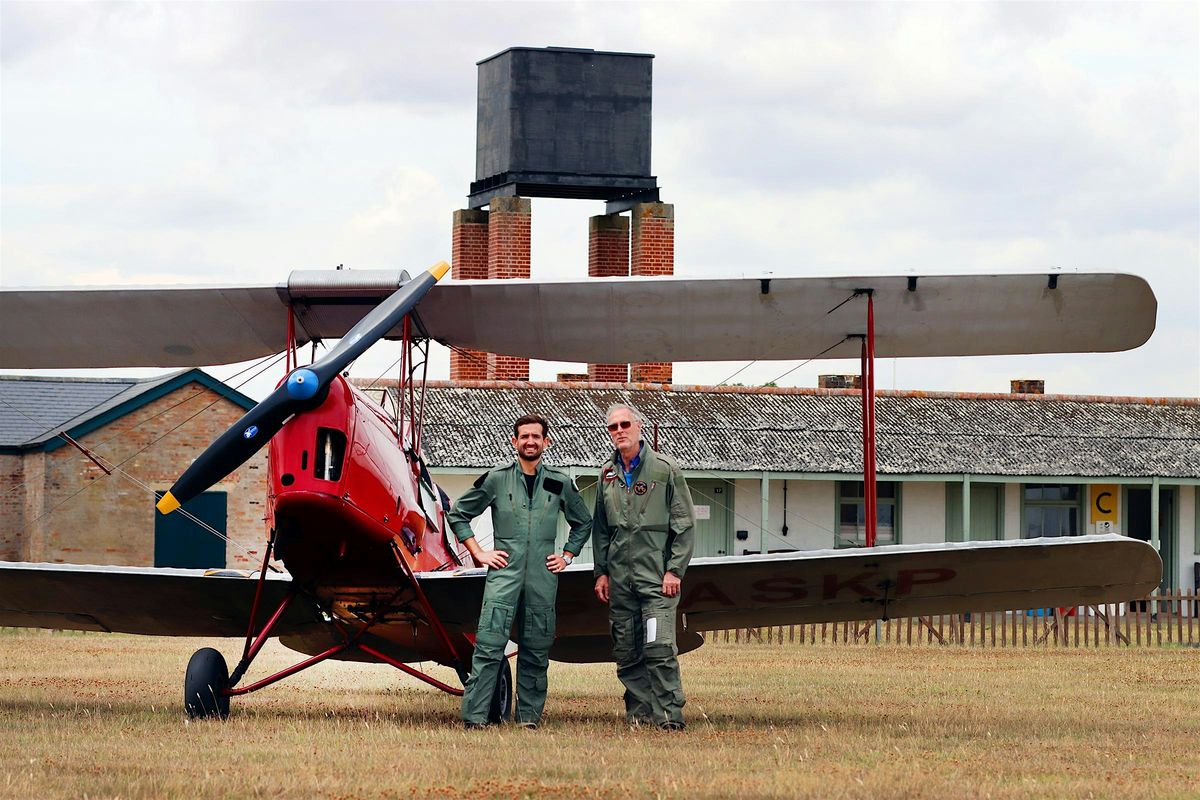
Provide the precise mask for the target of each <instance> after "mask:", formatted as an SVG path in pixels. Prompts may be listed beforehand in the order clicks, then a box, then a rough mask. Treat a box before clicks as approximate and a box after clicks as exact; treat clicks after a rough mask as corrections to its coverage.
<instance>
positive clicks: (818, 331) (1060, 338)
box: [420, 274, 1158, 362]
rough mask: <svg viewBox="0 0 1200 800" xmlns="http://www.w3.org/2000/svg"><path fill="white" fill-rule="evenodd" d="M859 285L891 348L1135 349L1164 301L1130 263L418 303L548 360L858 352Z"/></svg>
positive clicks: (478, 288)
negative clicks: (1049, 271)
mask: <svg viewBox="0 0 1200 800" xmlns="http://www.w3.org/2000/svg"><path fill="white" fill-rule="evenodd" d="M910 280H911V281H912V283H911V285H912V287H913V288H912V289H910V288H909V287H910ZM858 289H871V290H873V292H874V302H875V355H876V356H878V357H880V358H890V357H893V356H949V355H1005V354H1020V353H1072V352H1109V351H1116V350H1127V349H1131V348H1134V347H1137V346H1138V345H1140V344H1142V343H1143V342H1145V341H1146V340H1147V339H1149V338H1150V334H1151V333H1153V332H1154V324H1155V315H1156V313H1157V307H1158V306H1157V303H1156V301H1155V299H1154V293H1153V292H1152V291H1151V290H1150V287H1149V286H1148V285H1147V284H1146V282H1145V281H1143V280H1142V279H1141V278H1137V277H1134V276H1131V275H1098V274H1091V275H1089V274H1067V275H1059V276H1056V281H1055V288H1053V289H1051V288H1049V279H1048V278H1047V276H1045V275H949V276H930V277H922V278H913V279H909V278H907V277H904V276H890V277H878V276H876V277H850V278H730V279H701V280H687V279H681V278H608V279H597V278H593V279H590V280H586V281H574V282H569V283H536V282H532V281H480V282H464V283H459V284H453V283H451V284H447V285H445V286H439V287H437V289H436V290H434V291H432V292H430V293H429V296H428V297H426V298H425V300H424V301H423V302H422V304H421V306H420V314H421V319H422V321H423V322H424V323H425V326H426V328H427V329H428V330H429V332H430V334H431V335H432V336H433V337H434V338H435V339H438V340H439V341H442V342H444V343H446V344H452V345H457V346H460V347H469V348H475V349H480V350H486V351H488V352H493V353H503V354H506V355H519V356H528V357H530V358H541V359H546V360H550V361H593V362H603V361H629V362H637V361H741V360H749V359H763V360H770V359H780V360H782V359H796V358H813V357H816V356H818V355H820V357H822V358H857V357H858V356H859V352H860V347H861V345H860V342H859V341H858V340H854V339H851V340H849V341H844V342H843V341H842V340H843V339H844V338H845V337H846V336H847V335H853V334H863V333H865V332H866V303H865V301H864V300H861V299H859V300H856V301H853V302H845V301H846V299H847V298H849V297H850V296H851V295H852V294H853V293H854V292H855V291H856V290H858ZM497 309H510V310H511V311H509V312H508V313H497ZM834 309H836V310H834ZM514 314H516V315H518V316H519V317H520V319H521V324H519V325H514V324H512V322H513V315H514ZM1114 319H1119V320H1121V324H1120V325H1113V324H1111V320H1114ZM968 334H969V335H968ZM839 342H841V344H840V345H839V344H838V343H839ZM831 346H832V347H831Z"/></svg>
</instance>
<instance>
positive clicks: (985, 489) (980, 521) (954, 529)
mask: <svg viewBox="0 0 1200 800" xmlns="http://www.w3.org/2000/svg"><path fill="white" fill-rule="evenodd" d="M1003 498H1004V484H1001V483H972V484H971V541H972V542H986V541H993V540H996V539H1000V538H1003V537H1002V531H1003V530H1004V526H1003V517H1002V514H1003V509H1004V503H1003ZM946 541H948V542H961V541H963V531H962V484H961V483H947V484H946Z"/></svg>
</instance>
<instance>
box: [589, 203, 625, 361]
mask: <svg viewBox="0 0 1200 800" xmlns="http://www.w3.org/2000/svg"><path fill="white" fill-rule="evenodd" d="M628 274H629V218H628V217H623V216H621V215H620V214H601V215H599V216H596V217H592V218H591V219H589V220H588V277H590V278H621V277H625V276H627V275H628ZM587 378H588V380H590V381H608V382H612V383H624V382H625V381H627V380H629V365H628V364H588V371H587Z"/></svg>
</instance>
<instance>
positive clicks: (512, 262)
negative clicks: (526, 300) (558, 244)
mask: <svg viewBox="0 0 1200 800" xmlns="http://www.w3.org/2000/svg"><path fill="white" fill-rule="evenodd" d="M531 216H532V204H531V203H530V202H529V199H528V198H525V197H493V198H492V199H491V202H489V203H488V248H487V277H488V278H490V279H492V280H504V279H506V278H528V277H529V223H530V219H531ZM488 378H489V379H491V380H499V381H527V380H529V359H528V358H518V357H516V356H504V355H496V356H494V367H493V368H492V369H491V370H489V374H488Z"/></svg>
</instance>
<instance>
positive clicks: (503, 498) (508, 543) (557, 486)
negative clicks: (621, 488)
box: [449, 414, 592, 730]
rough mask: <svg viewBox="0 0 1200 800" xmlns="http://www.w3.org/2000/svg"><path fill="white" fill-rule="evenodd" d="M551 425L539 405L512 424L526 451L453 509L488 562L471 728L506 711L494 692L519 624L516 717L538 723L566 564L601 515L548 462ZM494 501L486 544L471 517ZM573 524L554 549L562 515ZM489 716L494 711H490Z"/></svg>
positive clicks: (517, 445) (467, 709)
mask: <svg viewBox="0 0 1200 800" xmlns="http://www.w3.org/2000/svg"><path fill="white" fill-rule="evenodd" d="M549 433H550V426H549V425H548V424H547V423H546V420H544V419H543V418H541V417H539V416H537V415H536V414H526V415H525V416H523V417H521V418H520V419H518V420H517V421H516V422H515V423H514V424H513V438H512V445H513V449H515V450H516V451H517V459H516V461H514V462H513V463H512V464H509V465H507V466H502V467H497V468H495V469H493V470H491V471H489V472H485V473H484V474H482V475H480V476H479V478H478V479H477V480H476V481H475V485H474V486H473V487H472V488H471V489H469V490H467V492H466V493H465V494H463V496H462V497H460V498H459V499H458V502H457V503H455V504H454V509H453V510H452V511H451V512H450V517H449V520H450V527H451V528H452V529H453V530H454V533H455V535H456V536H458V539H459V541H461V542H462V543H463V544H465V545H466V546H467V549H468V550H469V551H470V552H471V556H472V557H473V558H474V559H475V561H476V562H477V563H479V564H483V565H485V566H487V567H489V569H488V574H487V580H486V583H485V584H484V589H483V607H482V608H481V609H480V611H479V625H478V627H477V628H476V630H475V655H474V657H473V658H472V660H471V675H470V678H469V679H468V680H467V687H466V692H465V693H464V694H463V703H462V719H463V726H464V727H466V728H467V729H468V730H470V729H474V728H484V727H487V725H488V724H489V722H490V721H499V720H498V719H497V717H498V716H502V715H500V714H496V713H495V712H494V711H492V709H491V706H492V697H493V695H494V694H495V691H496V681H497V679H498V677H499V674H500V665H501V663H502V662H503V661H504V647H505V645H507V644H508V640H509V636H510V633H511V632H512V631H513V628H514V627H515V628H516V635H515V639H516V642H517V646H518V648H519V650H518V652H517V723H518V724H519V725H521V727H523V728H528V729H534V728H537V726H538V724H539V723H540V722H541V719H542V709H543V708H544V707H545V705H546V667H547V665H548V664H549V661H550V645H551V644H552V643H553V642H554V628H555V596H556V595H557V594H558V573H560V572H562V571H563V570H564V569H566V568H567V565H568V564H570V563H571V561H572V560H573V559H574V558H575V556H576V555H577V554H578V553H579V551H580V550H581V549H582V548H583V545H584V544H585V543H586V542H587V540H588V536H590V535H591V531H592V519H591V516H589V514H588V510H587V506H586V505H585V504H584V502H583V499H582V498H581V497H580V496H579V492H578V491H577V490H576V488H575V484H574V483H573V482H572V481H571V478H570V477H569V476H568V475H567V474H566V473H565V472H562V471H560V470H556V469H554V468H552V467H547V466H545V465H543V464H542V454H543V453H544V452H545V450H546V448H547V447H548V446H549V445H550V436H549ZM487 508H491V509H492V527H493V529H494V531H495V533H494V544H493V548H494V549H492V550H484V549H483V548H482V547H481V546H480V545H479V543H478V542H477V541H476V540H475V534H474V532H473V531H472V530H471V525H470V522H471V520H472V519H474V518H475V517H477V516H479V515H480V514H482V513H483V512H484V510H485V509H487ZM560 513H561V514H563V515H564V516H565V517H566V519H567V523H568V524H569V525H570V526H571V535H570V537H569V538H568V539H567V543H566V544H565V545H564V547H563V552H562V555H559V554H558V553H556V552H555V551H554V537H555V534H556V533H557V532H558V515H559V514H560ZM489 717H490V719H489Z"/></svg>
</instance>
